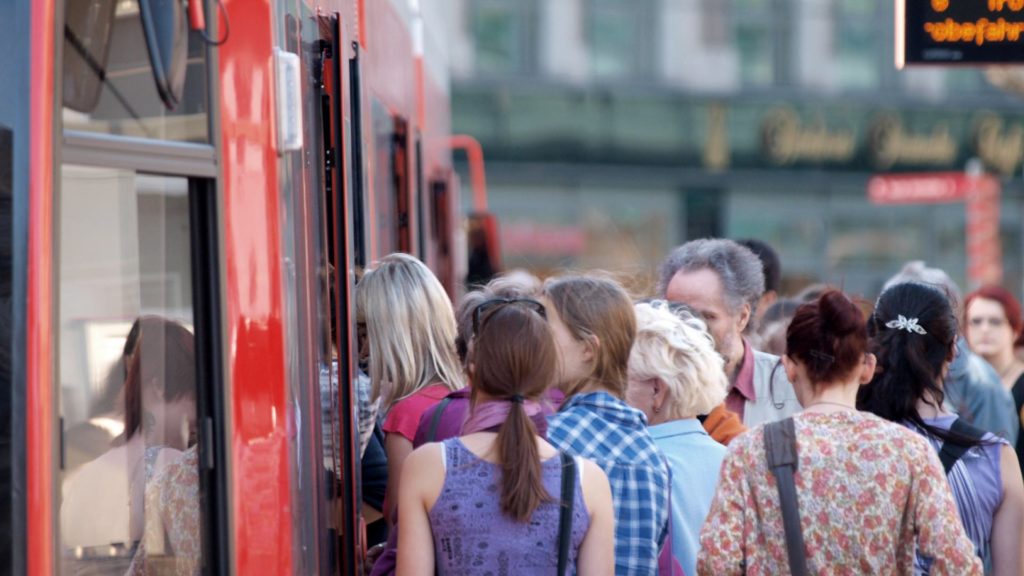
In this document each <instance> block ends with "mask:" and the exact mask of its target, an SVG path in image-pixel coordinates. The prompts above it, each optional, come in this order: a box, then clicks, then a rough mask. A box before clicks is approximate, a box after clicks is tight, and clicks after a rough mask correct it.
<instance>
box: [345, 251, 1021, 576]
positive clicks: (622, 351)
mask: <svg viewBox="0 0 1024 576" xmlns="http://www.w3.org/2000/svg"><path fill="white" fill-rule="evenodd" d="M780 276H781V275H780V274H779V260H778V257H777V256H775V255H774V253H773V251H772V250H771V248H770V247H768V246H766V245H764V244H763V243H760V242H756V241H749V242H743V243H740V242H734V241H731V240H725V239H703V240H695V241H691V242H688V243H686V244H684V245H682V246H680V247H678V248H676V249H675V250H673V251H672V252H671V253H670V254H668V255H667V257H666V258H665V260H664V262H663V263H662V266H661V268H660V270H659V279H658V284H657V288H656V290H655V293H654V294H647V295H636V296H639V297H638V298H633V297H631V295H629V294H627V292H626V290H625V289H623V287H622V286H621V285H620V284H619V283H618V282H616V281H615V280H614V279H612V278H611V277H609V276H606V275H597V274H586V275H576V274H573V275H568V274H567V275H561V276H555V277H551V278H548V279H546V280H544V281H541V280H539V279H537V278H534V277H532V276H530V275H528V274H524V273H515V274H510V275H504V276H499V277H498V278H495V279H494V280H492V281H491V282H489V283H488V284H486V285H483V286H478V287H476V289H474V290H472V291H470V292H468V293H467V294H466V295H465V296H464V297H463V298H462V300H461V301H460V302H459V303H458V306H457V307H456V308H453V307H452V305H451V304H450V303H449V302H448V300H447V299H446V298H444V297H443V291H442V290H441V287H440V285H439V284H438V282H437V280H436V279H435V278H434V277H433V275H432V274H431V272H430V271H429V269H427V268H426V266H424V265H423V264H422V263H420V262H419V261H418V260H416V259H414V258H412V257H409V256H406V255H401V254H395V255H391V256H388V257H387V258H385V259H383V260H382V261H381V262H380V263H379V264H378V265H377V267H376V268H374V269H373V270H371V271H369V272H367V274H366V276H365V277H364V278H363V280H362V281H361V282H360V284H359V285H358V286H357V292H358V294H357V302H359V303H366V304H367V305H366V306H365V307H364V308H363V309H362V310H361V311H360V312H359V315H360V318H363V319H364V320H365V323H366V328H367V329H366V339H367V341H368V345H367V346H365V347H364V349H365V350H366V351H367V358H366V366H367V367H368V375H369V378H368V382H369V384H368V385H369V386H371V387H372V393H371V394H368V395H367V396H368V399H369V401H373V402H377V404H375V408H376V410H377V411H378V414H379V416H378V418H377V422H378V423H379V424H378V425H379V427H380V428H381V429H382V431H383V433H384V436H385V447H386V453H387V458H388V480H387V498H386V500H387V504H386V505H384V506H383V510H382V512H383V519H382V520H381V522H382V523H384V524H386V525H387V533H388V539H387V540H386V541H382V542H380V543H379V544H377V545H376V546H374V547H373V548H372V549H371V553H370V555H369V561H368V565H367V571H368V573H371V574H374V575H385V574H400V575H402V576H407V575H418V574H434V573H443V574H552V573H555V574H559V575H561V574H567V573H580V574H588V575H589V574H620V575H622V574H651V575H653V574H672V575H676V574H714V575H718V574H785V573H792V574H890V573H899V574H910V573H914V574H958V575H959V574H998V575H1011V574H1012V575H1019V574H1022V573H1024V480H1022V477H1021V468H1020V458H1019V455H1018V454H1019V449H1020V444H1019V443H1018V441H1019V439H1020V438H1021V434H1020V427H1021V421H1022V418H1021V407H1022V406H1021V404H1022V402H1024V361H1022V360H1021V359H1020V358H1019V357H1018V352H1017V348H1016V345H1017V343H1018V340H1024V338H1022V337H1021V333H1022V323H1024V320H1022V318H1021V309H1020V304H1019V303H1017V301H1016V300H1015V299H1014V297H1013V296H1012V295H1011V294H1010V293H1009V292H1007V291H1006V290H1003V289H1000V288H996V287H986V288H982V289H980V290H977V291H975V292H972V293H971V294H969V295H968V296H967V297H966V298H965V299H961V298H960V294H959V290H958V289H957V287H956V285H955V283H953V282H952V281H951V280H950V279H949V277H948V276H947V275H945V274H944V273H942V271H940V270H936V269H932V268H927V267H926V266H924V264H923V263H920V262H913V263H909V264H908V265H907V266H906V267H904V269H903V270H901V271H899V273H898V274H896V275H895V276H894V277H893V278H892V279H891V280H890V282H888V283H887V285H886V286H885V288H884V290H883V291H882V293H881V295H880V297H879V298H878V300H877V301H876V302H875V303H874V304H870V303H866V302H861V301H859V300H855V299H854V298H852V297H851V296H849V295H847V294H844V293H843V292H842V291H840V290H838V289H835V288H833V287H829V286H824V285H822V286H812V287H809V288H807V289H805V290H804V291H803V292H802V293H800V294H796V295H794V296H792V297H785V296H784V295H783V294H782V291H781V290H780V286H779V278H780ZM368 279H369V281H367V280H368ZM389 298H390V300H388V299H389ZM370 303H374V304H373V305H369V304H370Z"/></svg>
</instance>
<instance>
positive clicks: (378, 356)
mask: <svg viewBox="0 0 1024 576" xmlns="http://www.w3.org/2000/svg"><path fill="white" fill-rule="evenodd" d="M356 307H357V309H358V310H357V316H358V317H359V318H361V319H363V320H364V321H365V322H366V340H367V344H368V348H369V356H370V358H369V365H370V380H371V383H372V396H373V400H374V401H376V400H377V399H378V398H379V399H380V411H381V413H382V414H384V423H383V425H382V426H381V429H382V430H383V431H384V449H385V452H387V457H388V487H387V495H386V502H385V517H386V518H388V519H393V518H392V515H393V513H394V509H395V505H396V504H397V502H398V488H399V486H398V484H399V478H401V472H402V463H403V462H405V458H406V457H407V456H408V455H409V454H410V453H411V452H412V441H413V438H414V437H415V436H416V427H417V426H418V425H419V423H420V416H422V415H423V412H425V411H426V410H427V409H429V408H430V407H431V406H433V405H434V404H437V402H439V401H440V400H441V399H442V398H444V397H445V396H446V395H447V394H448V393H449V392H451V391H452V390H458V389H459V388H462V386H463V379H462V369H461V365H460V364H459V359H458V356H457V355H456V354H455V314H454V313H453V312H452V305H451V301H449V300H448V295H447V294H446V293H445V291H444V288H442V287H441V283H440V282H438V280H437V278H436V277H435V276H434V274H433V273H432V272H431V271H430V269H429V268H427V267H426V266H425V265H424V264H423V263H422V262H420V261H419V260H417V259H416V258H413V257H412V256H409V255H408V254H400V253H395V254H389V255H388V256H385V257H384V258H383V259H381V261H380V262H379V264H378V265H377V267H376V268H374V269H373V270H371V271H369V272H367V273H366V274H365V275H364V276H363V279H362V280H361V281H360V282H359V284H358V285H357V288H356Z"/></svg>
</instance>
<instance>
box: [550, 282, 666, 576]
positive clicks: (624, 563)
mask: <svg viewBox="0 0 1024 576" xmlns="http://www.w3.org/2000/svg"><path fill="white" fill-rule="evenodd" d="M544 304H545V307H546V308H547V314H548V322H549V323H550V325H551V329H552V331H553V332H554V334H555V342H556V344H557V345H558V350H559V357H560V358H559V359H560V366H559V374H558V377H557V378H556V382H557V383H558V386H559V387H560V388H561V389H562V391H563V392H565V398H566V399H565V402H564V403H563V404H562V407H561V409H560V410H559V411H558V413H557V414H554V415H553V416H551V417H550V419H549V422H548V441H549V442H550V443H551V444H553V445H554V446H555V447H556V448H558V449H560V450H564V451H566V452H568V453H570V454H573V455H575V456H583V457H584V458H589V459H590V460H593V461H594V462H596V463H597V464H598V465H599V466H600V467H601V468H602V469H603V470H604V471H605V473H606V474H607V475H608V481H609V482H610V483H611V488H612V500H613V503H614V506H615V518H616V523H615V573H616V575H618V576H623V575H626V574H629V575H655V574H657V573H658V554H659V551H660V549H661V547H662V545H663V544H664V543H665V539H666V535H667V533H668V490H669V478H668V470H667V468H666V465H665V460H664V457H663V456H662V454H661V452H660V451H659V450H658V448H657V447H656V446H655V444H654V439H653V438H651V435H650V433H649V432H648V431H647V419H646V417H645V416H644V414H643V412H640V411H639V410H637V409H635V408H632V407H630V406H629V405H627V404H626V403H625V401H624V397H625V392H626V368H627V364H628V362H629V352H630V349H631V348H632V347H633V340H634V339H635V338H636V318H635V315H634V312H633V304H632V302H630V299H629V296H627V295H626V292H625V290H623V289H622V287H621V286H619V285H618V284H617V283H616V282H614V281H612V280H608V279H605V278H596V277H585V276H567V277H562V278H555V279H553V280H549V281H548V282H547V283H546V284H545V285H544Z"/></svg>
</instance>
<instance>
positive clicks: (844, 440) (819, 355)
mask: <svg viewBox="0 0 1024 576" xmlns="http://www.w3.org/2000/svg"><path fill="white" fill-rule="evenodd" d="M782 361H783V364H784V365H785V369H786V374H787V376H789V379H790V381H791V382H793V389H794V391H795V392H796V395H797V398H798V399H799V401H800V404H801V405H802V406H803V407H804V410H803V412H801V413H799V414H797V415H796V416H794V417H793V420H794V422H793V425H794V430H795V434H794V436H795V439H794V441H795V443H796V450H795V455H796V459H797V463H796V466H795V472H794V473H793V477H792V478H793V480H794V483H795V489H796V490H795V491H796V500H797V503H798V506H797V509H798V514H799V516H798V517H799V525H798V527H799V530H800V532H801V533H802V535H803V549H802V550H799V549H795V550H794V552H793V553H794V555H793V556H792V557H793V558H801V559H803V560H805V561H806V568H807V573H809V574H911V573H913V569H914V560H915V552H920V553H921V554H923V555H925V556H929V557H933V558H935V562H934V564H932V574H958V575H959V574H981V573H982V567H981V561H980V560H979V559H978V558H977V557H975V555H974V546H973V545H972V544H971V541H970V540H969V539H968V538H967V535H966V534H965V533H964V529H963V527H962V526H961V525H960V519H959V518H958V517H957V511H956V506H955V505H954V502H953V496H952V494H951V493H950V489H949V486H948V484H947V483H946V480H945V478H943V474H942V466H941V465H940V464H939V458H938V456H937V455H936V452H935V450H934V449H933V448H932V446H931V445H930V444H929V443H928V441H927V440H926V439H925V438H924V437H922V436H920V435H918V434H915V433H914V432H912V431H911V430H909V429H907V428H906V427H904V426H902V425H900V424H896V423H894V422H888V421H886V420H883V419H882V418H879V417H878V416H875V415H874V414H869V413H866V412H859V411H858V410H857V408H856V404H855V403H856V400H857V391H858V389H859V388H860V387H861V385H863V384H864V383H866V382H868V381H869V380H870V379H871V377H872V375H873V373H874V369H875V357H874V356H873V355H872V354H869V353H868V333H867V328H866V325H865V321H864V316H863V314H862V313H861V311H860V309H859V308H858V307H857V306H856V305H855V304H854V303H853V302H851V301H850V300H849V299H848V298H847V297H846V296H844V295H843V294H842V293H841V292H838V291H835V290H831V291H827V292H825V293H824V294H822V295H821V297H820V298H818V299H817V300H816V301H814V302H810V303H807V304H804V305H803V306H801V307H800V308H799V309H797V312H796V315H795V316H794V317H793V321H792V323H790V325H789V328H788V329H787V331H786V355H785V356H783V358H782ZM766 452H767V451H766V449H765V429H764V426H761V427H758V428H755V429H753V430H751V431H750V432H747V433H746V434H744V435H742V436H740V437H739V438H737V439H736V440H734V441H733V442H732V443H731V444H730V445H729V452H728V454H726V457H725V461H724V462H723V463H722V472H721V476H720V479H719V485H718V490H717V492H716V493H715V498H714V501H713V502H712V504H711V512H710V514H709V515H708V518H707V521H706V522H705V523H704V528H703V529H702V531H701V538H700V542H701V551H700V555H699V559H698V565H697V572H698V574H714V575H716V576H717V575H722V574H742V573H747V574H788V573H790V570H791V567H790V564H789V558H790V555H789V553H788V551H789V549H788V547H787V542H786V536H785V534H786V532H787V530H785V529H784V526H783V512H782V507H781V506H780V503H779V502H780V496H779V489H778V487H777V486H776V481H775V478H774V473H773V472H772V470H771V469H770V468H769V466H768V462H767V459H766ZM792 573H794V574H795V573H797V572H795V571H794V572H792Z"/></svg>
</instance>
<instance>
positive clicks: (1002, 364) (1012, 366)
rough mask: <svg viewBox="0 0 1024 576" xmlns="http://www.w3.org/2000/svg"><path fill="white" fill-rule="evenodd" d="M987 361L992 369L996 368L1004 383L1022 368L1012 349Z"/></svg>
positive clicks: (988, 358) (987, 358)
mask: <svg viewBox="0 0 1024 576" xmlns="http://www.w3.org/2000/svg"><path fill="white" fill-rule="evenodd" d="M985 359H986V360H988V362H989V364H991V365H992V368H995V371H996V373H997V374H999V377H1000V378H1001V379H1002V380H1003V381H1004V382H1005V381H1006V379H1007V377H1008V376H1012V375H1013V374H1012V373H1013V372H1014V371H1016V370H1018V369H1019V368H1020V361H1018V360H1017V357H1016V356H1015V355H1014V353H1013V350H1012V349H1011V350H1004V351H1002V352H1000V353H998V354H995V355H993V356H989V357H986V358H985Z"/></svg>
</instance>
